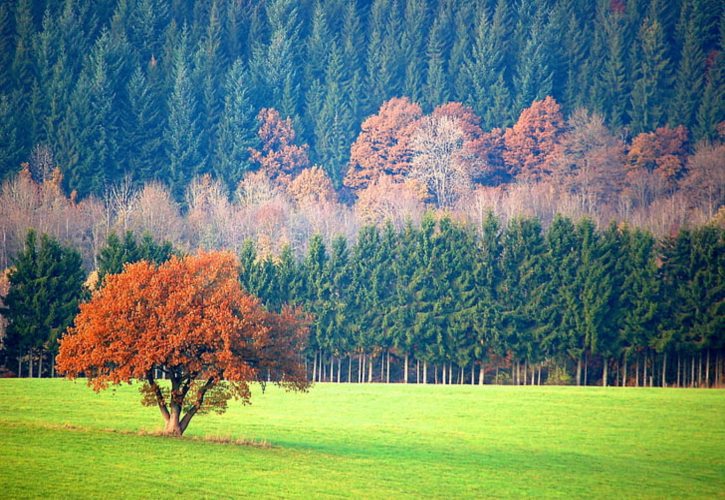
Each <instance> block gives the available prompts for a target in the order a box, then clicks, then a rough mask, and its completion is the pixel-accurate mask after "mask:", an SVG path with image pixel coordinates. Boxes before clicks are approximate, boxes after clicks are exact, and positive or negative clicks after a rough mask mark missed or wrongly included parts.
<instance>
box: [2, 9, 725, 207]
mask: <svg viewBox="0 0 725 500" xmlns="http://www.w3.org/2000/svg"><path fill="white" fill-rule="evenodd" d="M722 11H723V4H722V2H719V1H717V0H667V1H665V0H630V1H626V0H599V1H578V0H558V1H557V0H536V1H526V2H511V1H506V0H499V1H493V0H480V1H471V0H376V1H374V2H371V3H368V2H347V1H342V0H329V1H313V0H303V1H296V0H270V1H266V2H258V1H248V0H213V1H209V2H182V1H172V0H98V1H89V0H64V1H60V0H34V1H33V0H13V1H8V2H3V3H2V5H0V40H1V43H2V47H0V94H2V96H1V97H0V127H1V130H0V137H2V141H0V173H1V176H2V177H7V176H8V175H9V174H10V173H12V172H16V171H17V170H18V169H19V165H20V163H21V162H23V161H28V160H29V159H31V156H32V153H33V151H34V148H40V150H38V149H36V150H35V153H36V156H37V155H38V154H41V153H42V154H45V155H51V157H52V163H53V165H58V166H60V167H61V169H62V171H63V173H64V176H65V177H64V187H65V188H66V190H67V192H69V193H70V192H71V191H77V193H78V195H79V196H80V197H84V196H87V195H89V194H96V195H102V194H103V192H104V190H105V189H106V188H107V187H108V186H110V185H113V184H115V183H117V182H119V181H120V180H121V179H122V178H123V177H124V175H126V174H128V175H130V176H131V177H132V178H133V180H134V183H135V184H136V185H140V184H143V183H145V182H148V181H151V180H154V179H162V180H163V181H164V182H167V183H168V184H170V185H171V186H172V188H173V192H174V194H175V196H176V197H177V199H179V200H180V199H181V198H182V197H183V193H184V189H185V188H186V185H187V184H188V183H189V182H190V181H191V179H192V178H194V177H195V176H197V175H199V174H203V173H211V174H213V175H215V176H216V177H218V178H220V179H222V180H223V181H224V182H225V183H227V185H228V186H230V187H231V188H232V189H234V188H236V185H237V183H238V182H239V180H241V178H242V176H243V174H244V173H245V172H246V171H248V170H250V169H255V168H257V167H258V165H259V162H256V161H255V158H254V156H253V155H250V152H249V148H250V147H251V148H254V147H258V146H259V139H258V137H257V128H258V123H257V121H256V120H255V117H256V116H257V113H258V112H259V111H260V110H261V109H263V108H274V109H276V110H277V111H279V113H280V116H281V117H282V118H283V119H284V118H286V117H290V118H291V125H292V126H293V127H294V129H295V130H296V133H297V141H298V142H299V144H308V145H309V149H308V150H307V156H308V161H309V164H318V165H319V166H321V167H322V169H323V170H324V171H325V172H326V173H327V175H328V177H329V178H330V179H331V181H332V183H333V185H334V186H335V187H336V188H338V189H339V188H341V187H342V185H343V178H344V177H345V175H346V173H347V170H348V160H349V159H350V147H351V145H352V144H353V142H354V141H355V138H356V137H357V136H358V133H359V132H360V130H361V124H362V122H363V120H364V119H365V118H366V117H368V116H370V115H372V114H374V113H376V112H377V111H378V109H379V108H380V106H381V104H383V102H385V101H386V100H388V99H390V98H392V97H403V96H404V97H407V98H408V99H409V100H410V101H411V102H413V103H417V104H418V105H420V107H421V109H422V111H423V112H425V113H429V112H431V111H432V110H433V109H434V108H435V107H436V106H439V105H441V104H445V103H447V102H461V103H463V104H465V105H466V106H469V107H470V108H471V110H472V111H473V112H474V113H475V115H476V116H477V117H478V119H480V127H481V129H482V131H484V132H489V131H491V130H493V129H497V128H499V129H502V130H503V129H505V128H506V127H509V126H511V125H513V124H514V123H515V122H516V120H517V119H518V117H519V115H520V113H521V112H522V111H523V110H524V109H526V108H528V107H529V106H531V104H532V102H533V101H535V100H542V99H544V98H545V97H547V96H551V97H553V98H554V99H555V100H556V101H557V102H558V103H559V105H560V106H561V110H562V113H563V116H564V118H568V117H570V116H571V115H572V114H573V113H574V111H575V110H577V109H580V108H584V109H586V110H588V111H589V112H590V113H595V114H597V115H599V116H601V117H602V119H603V120H604V123H605V124H606V126H607V127H608V128H609V131H610V132H611V133H612V134H613V136H614V137H616V138H622V139H624V140H625V141H629V140H631V139H632V138H634V137H635V136H636V135H637V134H640V133H642V132H654V131H655V130H656V129H657V128H658V127H662V126H669V127H670V128H673V129H674V128H676V127H678V126H680V125H682V126H684V127H685V129H686V131H685V136H686V141H687V143H688V144H689V145H690V146H692V145H694V144H696V143H697V142H698V141H700V140H703V139H708V140H712V139H715V138H717V137H718V133H717V125H718V123H719V122H721V121H722V120H723V119H725V115H724V106H725V104H724V99H723V89H724V84H725V80H724V78H725V77H724V76H723V64H724V61H723V54H722V38H723V36H724V35H725V16H723V15H722ZM688 152H689V151H688ZM508 170H509V172H508V173H509V174H513V175H509V176H508V177H506V178H504V179H501V178H500V177H496V176H493V177H492V176H489V177H486V178H482V179H479V181H481V182H484V183H487V184H496V183H500V182H502V181H512V180H515V177H516V171H515V169H513V171H511V170H512V169H511V168H509V169H508Z"/></svg>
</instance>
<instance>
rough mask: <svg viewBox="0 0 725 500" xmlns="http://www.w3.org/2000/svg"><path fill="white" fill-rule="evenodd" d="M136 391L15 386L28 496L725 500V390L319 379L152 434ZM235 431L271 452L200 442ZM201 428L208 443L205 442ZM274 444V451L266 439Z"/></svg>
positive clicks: (18, 478) (14, 469) (8, 472)
mask: <svg viewBox="0 0 725 500" xmlns="http://www.w3.org/2000/svg"><path fill="white" fill-rule="evenodd" d="M139 400H140V396H139V394H138V392H137V389H136V388H135V387H129V386H123V387H120V388H118V389H117V390H116V391H113V392H112V391H110V390H109V391H107V392H104V393H101V394H95V393H94V392H92V391H91V390H90V389H88V388H87V387H86V386H85V384H84V383H83V382H75V383H74V382H67V381H63V380H47V379H46V380H11V379H5V380H0V487H1V488H2V493H0V494H1V495H2V496H3V497H4V498H23V497H63V498H67V497H111V498H121V497H127V498H139V497H145V498H149V497H159V496H161V497H167V496H171V495H185V497H186V498H199V497H209V498H219V497H221V498H224V497H240V496H247V497H248V496H252V497H259V496H263V497H305V498H311V497H338V496H345V497H349V496H352V497H388V498H389V497H394V496H407V497H448V498H451V497H461V496H462V497H488V496H515V497H520V496H530V495H535V496H565V497H571V496H576V497H584V496H586V497H592V496H594V497H610V498H612V497H622V496H625V497H685V496H691V497H718V496H720V497H722V496H723V495H725V391H716V390H674V389H672V390H668V389H665V390H662V389H621V388H604V389H603V388H575V387H542V388H539V387H483V388H481V387H450V386H449V387H441V386H415V385H409V386H401V385H390V386H386V385H339V386H338V385H327V384H322V385H317V386H315V387H314V388H313V389H312V390H311V392H310V393H308V394H287V393H284V392H281V391H280V390H277V389H274V388H272V389H269V390H267V392H266V393H265V394H261V393H260V391H255V394H254V397H253V398H252V400H253V404H252V406H248V407H241V406H239V405H238V404H232V405H231V407H230V410H229V411H228V412H227V413H226V414H224V415H221V416H217V415H208V416H201V417H198V418H197V419H195V420H194V421H192V423H191V426H190V427H189V430H188V431H187V435H186V436H185V437H184V438H182V439H174V438H165V437H159V436H154V435H144V432H146V433H151V432H154V431H156V430H158V429H160V427H161V417H160V415H159V414H158V411H157V410H156V409H154V408H144V407H142V406H141V405H140V404H139ZM215 436H216V437H229V438H234V439H243V440H249V441H251V442H255V443H258V444H260V446H256V445H255V446H250V445H239V444H223V443H216V442H211V441H208V440H202V439H198V438H200V437H207V438H209V437H215ZM195 438H196V439H195ZM263 443H266V446H261V444H263Z"/></svg>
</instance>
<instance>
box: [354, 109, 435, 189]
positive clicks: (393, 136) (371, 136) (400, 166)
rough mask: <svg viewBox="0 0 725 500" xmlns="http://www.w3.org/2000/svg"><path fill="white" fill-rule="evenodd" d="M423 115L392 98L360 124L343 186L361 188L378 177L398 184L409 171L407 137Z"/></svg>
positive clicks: (408, 140) (409, 157)
mask: <svg viewBox="0 0 725 500" xmlns="http://www.w3.org/2000/svg"><path fill="white" fill-rule="evenodd" d="M421 116H423V112H422V110H421V109H420V106H418V105H417V104H415V103H412V102H410V101H409V100H408V98H407V97H394V98H392V99H390V100H388V101H386V102H384V103H383V105H382V106H381V107H380V111H378V114H376V115H373V116H370V117H369V118H367V119H366V120H365V121H364V122H363V123H362V125H361V127H360V128H361V130H360V135H359V136H358V137H357V139H356V140H355V142H354V143H353V145H352V147H351V148H350V164H349V169H348V171H347V175H346V176H345V179H344V180H343V184H344V185H345V186H347V187H348V188H350V189H353V190H360V189H365V188H366V187H367V186H368V185H369V184H370V183H371V182H374V181H375V180H376V179H377V178H378V177H380V176H381V175H389V176H391V177H392V178H393V179H395V181H396V182H402V180H403V178H404V177H405V176H406V175H407V174H408V172H409V171H410V159H411V151H410V147H409V142H410V136H411V133H412V132H413V130H415V128H416V125H417V121H418V120H419V119H420V117H421Z"/></svg>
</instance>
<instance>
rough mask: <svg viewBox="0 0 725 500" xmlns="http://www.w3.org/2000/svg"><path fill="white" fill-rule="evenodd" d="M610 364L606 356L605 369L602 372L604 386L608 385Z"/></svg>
mask: <svg viewBox="0 0 725 500" xmlns="http://www.w3.org/2000/svg"><path fill="white" fill-rule="evenodd" d="M607 365H609V359H607V358H604V371H603V372H602V387H607V368H608V366H607Z"/></svg>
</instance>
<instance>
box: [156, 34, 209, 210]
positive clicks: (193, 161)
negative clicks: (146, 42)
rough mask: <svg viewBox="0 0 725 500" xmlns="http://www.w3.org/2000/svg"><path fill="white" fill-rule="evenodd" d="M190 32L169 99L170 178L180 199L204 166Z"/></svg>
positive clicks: (181, 46) (179, 50)
mask: <svg viewBox="0 0 725 500" xmlns="http://www.w3.org/2000/svg"><path fill="white" fill-rule="evenodd" d="M188 38H189V33H188V30H187V29H184V30H183V31H182V33H181V36H180V39H179V41H178V45H177V47H176V50H175V51H174V62H173V74H172V78H173V79H172V82H173V86H172V91H171V94H170V95H169V100H168V105H167V106H168V110H169V111H168V113H169V115H168V116H169V121H168V123H167V126H166V130H165V131H164V144H165V148H166V155H167V157H168V161H169V165H168V176H166V178H167V179H168V181H169V183H170V184H171V190H172V193H173V195H174V197H175V198H176V199H177V200H180V199H181V198H182V195H183V192H184V188H185V187H186V184H187V183H188V182H189V181H190V180H191V179H192V178H193V177H194V176H195V175H197V174H198V173H199V172H200V171H201V169H202V164H201V162H202V159H203V157H202V154H201V151H200V146H201V137H200V131H199V122H198V113H197V111H198V103H197V98H196V94H195V92H194V90H193V87H192V81H191V76H190V71H189V67H188V62H187V61H188V54H187V43H188Z"/></svg>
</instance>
